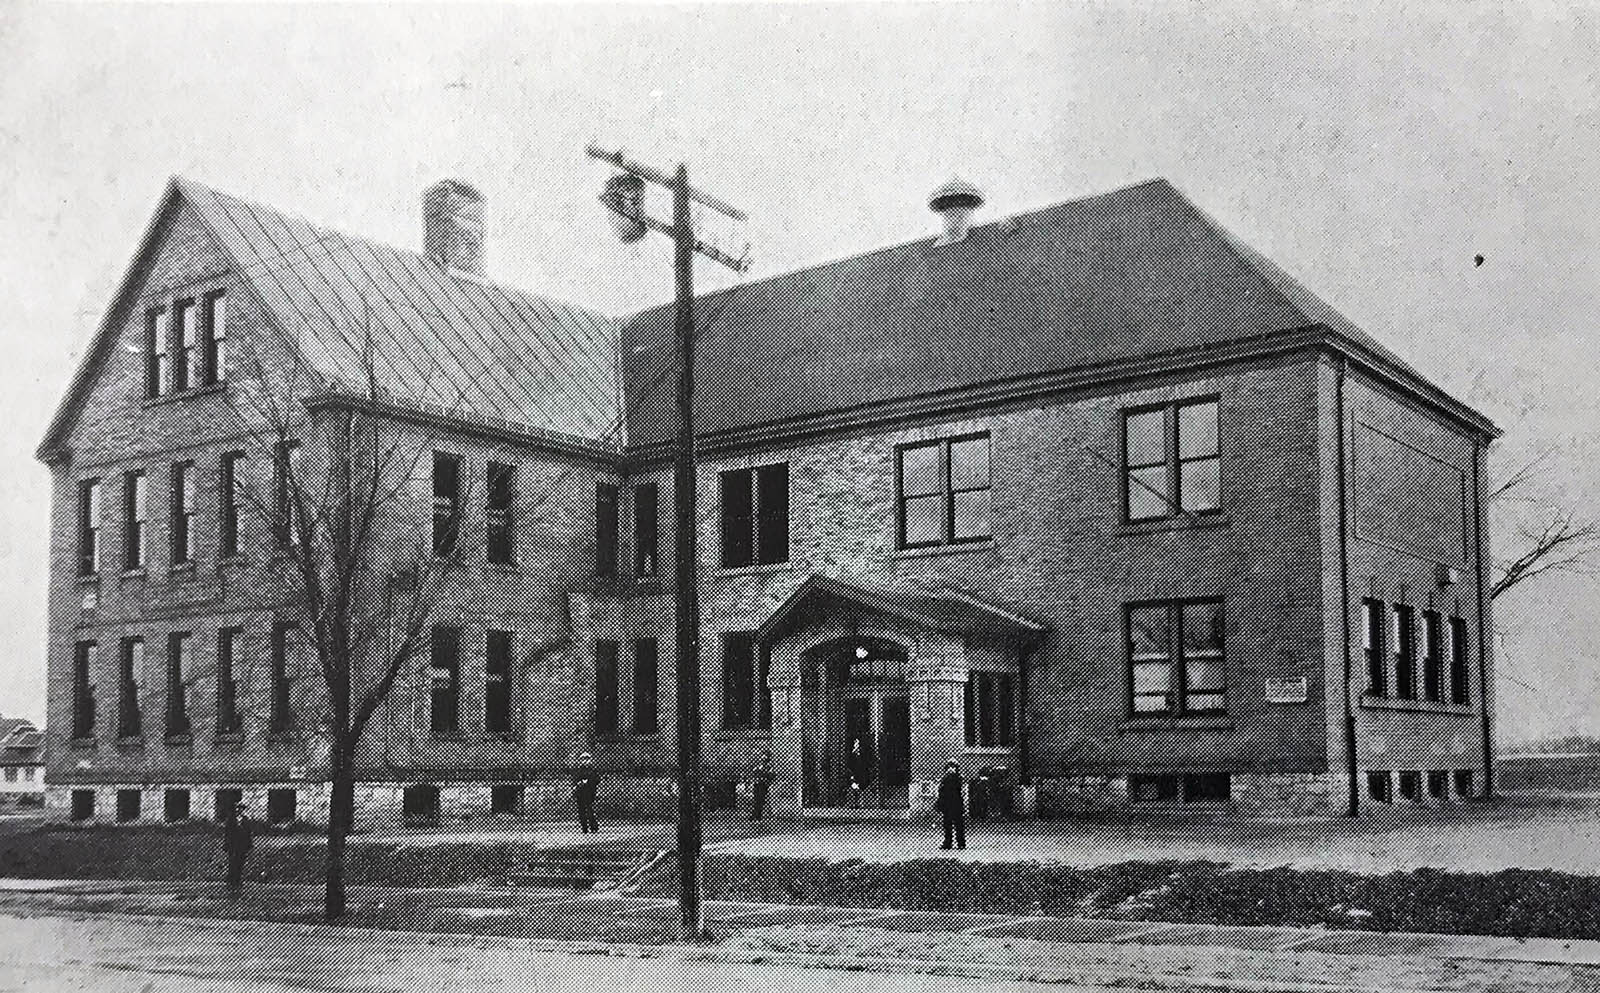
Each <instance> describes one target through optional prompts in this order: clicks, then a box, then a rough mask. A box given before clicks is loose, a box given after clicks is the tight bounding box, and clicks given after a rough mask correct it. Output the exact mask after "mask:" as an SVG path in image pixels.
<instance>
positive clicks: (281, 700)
mask: <svg viewBox="0 0 1600 993" xmlns="http://www.w3.org/2000/svg"><path fill="white" fill-rule="evenodd" d="M299 632H300V627H299V625H297V624H294V623H292V622H289V621H279V622H277V623H275V624H273V625H272V644H271V648H270V651H269V653H268V654H269V656H270V658H269V662H270V669H271V671H270V673H269V676H268V678H269V679H270V681H271V685H270V687H269V707H268V713H267V730H268V733H270V734H275V735H286V734H290V733H292V732H293V731H294V728H295V717H294V708H293V704H292V703H291V698H290V690H291V688H292V686H293V674H292V673H291V672H290V664H291V663H290V651H291V644H290V643H291V641H292V640H298V638H299Z"/></svg>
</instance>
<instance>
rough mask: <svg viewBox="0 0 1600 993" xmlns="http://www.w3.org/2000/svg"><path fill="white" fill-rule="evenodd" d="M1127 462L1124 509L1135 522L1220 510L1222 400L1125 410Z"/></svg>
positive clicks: (1123, 462)
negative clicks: (1219, 415) (1219, 418)
mask: <svg viewBox="0 0 1600 993" xmlns="http://www.w3.org/2000/svg"><path fill="white" fill-rule="evenodd" d="M1122 464H1123V467H1124V468H1123V486H1122V490H1123V513H1124V516H1125V517H1126V518H1127V519H1128V520H1130V521H1143V520H1151V519H1153V518H1159V517H1171V516H1174V515H1177V514H1205V513H1213V512H1215V511H1218V510H1220V509H1221V508H1222V492H1221V465H1222V460H1221V457H1220V449H1219V445H1218V428H1217V401H1216V400H1190V401H1185V402H1183V403H1175V404H1167V405H1165V406H1161V407H1145V408H1140V409H1136V410H1130V411H1127V412H1125V413H1124V414H1123V418H1122Z"/></svg>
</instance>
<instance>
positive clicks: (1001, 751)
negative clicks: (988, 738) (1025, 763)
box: [961, 745, 1017, 758]
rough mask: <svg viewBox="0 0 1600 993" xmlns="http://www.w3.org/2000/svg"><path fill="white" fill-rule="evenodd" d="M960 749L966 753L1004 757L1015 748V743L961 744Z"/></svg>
mask: <svg viewBox="0 0 1600 993" xmlns="http://www.w3.org/2000/svg"><path fill="white" fill-rule="evenodd" d="M961 750H962V751H963V752H965V753H966V754H968V755H980V756H984V757H986V758H987V757H991V756H993V757H1000V758H1004V757H1007V756H1009V755H1011V753H1012V752H1015V751H1016V750H1017V746H1016V745H962V746H961Z"/></svg>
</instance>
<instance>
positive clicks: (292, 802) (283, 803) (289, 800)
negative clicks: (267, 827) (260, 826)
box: [267, 787, 299, 824]
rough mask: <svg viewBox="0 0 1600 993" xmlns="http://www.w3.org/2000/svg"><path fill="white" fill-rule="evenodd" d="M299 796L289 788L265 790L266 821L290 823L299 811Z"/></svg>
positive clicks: (269, 822) (270, 822)
mask: <svg viewBox="0 0 1600 993" xmlns="http://www.w3.org/2000/svg"><path fill="white" fill-rule="evenodd" d="M298 806H299V798H298V797H297V796H296V795H295V791H294V790H291V789H284V788H282V787H279V788H278V789H271V790H268V791H267V823H268V824H291V823H293V822H294V819H295V817H296V816H298V814H299V811H298V810H297V809H296V808H297V807H298Z"/></svg>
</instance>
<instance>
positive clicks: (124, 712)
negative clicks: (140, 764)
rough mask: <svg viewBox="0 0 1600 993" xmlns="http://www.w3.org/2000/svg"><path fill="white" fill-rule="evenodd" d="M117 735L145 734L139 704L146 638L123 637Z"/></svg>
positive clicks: (136, 735)
mask: <svg viewBox="0 0 1600 993" xmlns="http://www.w3.org/2000/svg"><path fill="white" fill-rule="evenodd" d="M117 669H118V672H117V736H118V737H119V738H137V737H139V736H140V735H142V734H144V715H143V713H142V711H141V709H140V706H139V679H140V677H141V676H142V675H143V674H144V639H143V638H124V639H122V651H121V657H120V658H119V659H118V666H117Z"/></svg>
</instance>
